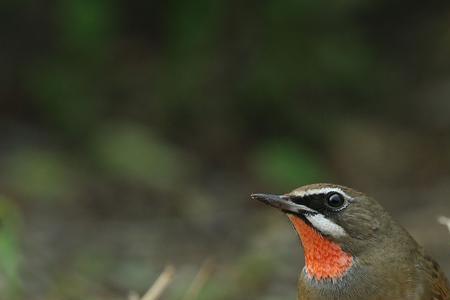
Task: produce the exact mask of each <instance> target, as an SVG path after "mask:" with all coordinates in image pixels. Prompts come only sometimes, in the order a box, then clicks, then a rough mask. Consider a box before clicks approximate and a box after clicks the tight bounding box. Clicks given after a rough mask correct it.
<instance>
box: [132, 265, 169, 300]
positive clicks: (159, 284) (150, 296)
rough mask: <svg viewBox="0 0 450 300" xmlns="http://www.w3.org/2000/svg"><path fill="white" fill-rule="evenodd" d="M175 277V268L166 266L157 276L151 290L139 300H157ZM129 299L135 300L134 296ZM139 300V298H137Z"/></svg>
mask: <svg viewBox="0 0 450 300" xmlns="http://www.w3.org/2000/svg"><path fill="white" fill-rule="evenodd" d="M174 275H175V267H174V266H172V265H168V266H166V268H165V269H164V270H163V271H162V273H161V274H160V275H159V277H158V279H156V281H155V282H154V283H153V285H152V286H151V288H150V289H149V290H148V291H147V292H146V293H145V294H144V296H142V298H141V299H140V300H157V299H159V297H160V296H161V295H162V293H163V292H164V291H165V289H166V288H167V287H168V286H169V284H170V282H172V280H173V276H174ZM132 296H134V297H133V298H131V299H136V296H135V295H132ZM138 299H139V298H138Z"/></svg>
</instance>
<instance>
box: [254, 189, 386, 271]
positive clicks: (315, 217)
mask: <svg viewBox="0 0 450 300" xmlns="http://www.w3.org/2000/svg"><path fill="white" fill-rule="evenodd" d="M251 197H252V198H253V199H256V200H259V201H262V202H264V203H265V204H268V205H270V206H272V207H275V208H277V209H280V210H281V211H283V212H284V213H286V214H287V216H288V217H289V219H290V220H291V222H292V224H293V226H294V228H295V230H296V231H297V233H298V235H299V236H300V239H301V243H302V245H303V248H304V252H305V262H306V271H307V273H308V274H309V275H310V276H312V277H315V278H316V279H324V278H331V279H335V278H339V277H341V276H343V275H344V274H345V273H346V272H347V271H348V270H349V269H350V268H351V267H352V266H353V264H354V263H355V260H356V259H357V258H358V257H359V256H360V255H361V253H364V252H365V251H367V250H369V249H372V248H373V247H374V246H375V245H379V243H380V239H382V238H383V235H380V234H379V233H380V231H382V230H384V229H386V228H387V227H388V226H389V220H390V217H389V216H388V215H387V213H386V212H385V211H384V209H383V208H382V207H381V206H380V205H379V204H378V203H377V202H376V201H375V200H373V199H371V198H369V197H367V196H366V195H364V194H363V193H360V192H357V191H355V190H353V189H350V188H347V187H344V186H339V185H334V184H312V185H307V186H303V187H300V188H297V189H295V190H293V191H292V192H290V193H287V194H284V195H272V194H252V195H251Z"/></svg>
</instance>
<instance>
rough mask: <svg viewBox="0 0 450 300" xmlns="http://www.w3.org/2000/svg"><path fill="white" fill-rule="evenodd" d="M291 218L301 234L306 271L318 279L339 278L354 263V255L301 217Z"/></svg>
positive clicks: (290, 216) (291, 216)
mask: <svg viewBox="0 0 450 300" xmlns="http://www.w3.org/2000/svg"><path fill="white" fill-rule="evenodd" d="M289 219H290V220H291V222H292V224H293V225H294V227H295V230H296V231H297V233H298V234H299V236H300V239H301V242H302V245H303V249H304V253H305V264H306V273H307V274H308V276H310V277H313V278H315V279H317V280H322V279H339V278H341V277H342V276H344V275H345V274H346V273H347V271H348V270H349V269H350V268H351V267H352V265H353V257H352V256H351V255H350V254H348V253H346V252H345V251H344V250H342V248H341V247H340V246H339V245H338V244H336V243H333V242H332V241H330V240H328V239H326V238H325V237H324V236H323V235H321V234H320V233H319V232H317V231H316V230H315V229H314V228H313V227H311V226H310V225H308V224H307V223H306V222H305V221H304V220H302V219H301V218H299V217H296V216H293V215H289Z"/></svg>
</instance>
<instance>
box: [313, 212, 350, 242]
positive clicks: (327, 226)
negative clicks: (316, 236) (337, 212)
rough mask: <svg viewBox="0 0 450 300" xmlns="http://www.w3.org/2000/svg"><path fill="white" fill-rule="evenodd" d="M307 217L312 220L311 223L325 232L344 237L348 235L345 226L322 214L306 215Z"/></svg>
mask: <svg viewBox="0 0 450 300" xmlns="http://www.w3.org/2000/svg"><path fill="white" fill-rule="evenodd" d="M305 217H306V218H307V219H308V221H309V222H311V225H312V226H313V227H314V228H316V229H317V230H319V231H320V232H322V233H323V234H327V235H331V236H333V237H343V236H346V235H347V233H346V232H345V230H344V228H342V227H341V226H339V225H337V224H336V223H334V222H333V221H330V220H329V219H327V218H325V216H324V215H322V214H314V215H305Z"/></svg>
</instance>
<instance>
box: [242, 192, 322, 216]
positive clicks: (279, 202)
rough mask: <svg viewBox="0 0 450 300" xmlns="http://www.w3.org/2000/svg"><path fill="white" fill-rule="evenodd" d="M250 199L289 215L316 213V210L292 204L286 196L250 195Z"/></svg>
mask: <svg viewBox="0 0 450 300" xmlns="http://www.w3.org/2000/svg"><path fill="white" fill-rule="evenodd" d="M250 197H251V198H252V199H255V200H258V201H261V202H263V203H265V204H267V205H270V206H272V207H275V208H278V209H280V210H282V211H283V212H285V213H291V214H305V213H314V214H316V213H317V211H316V210H314V209H311V208H309V207H307V206H305V205H301V204H297V203H295V202H292V201H291V199H290V197H289V196H286V195H281V196H278V195H270V194H252V195H251V196H250Z"/></svg>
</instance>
